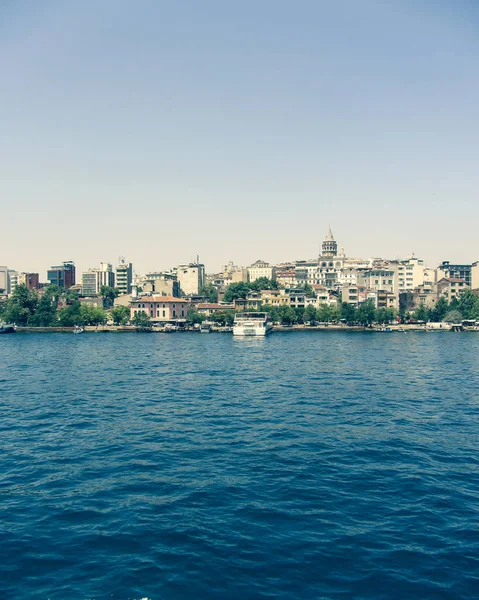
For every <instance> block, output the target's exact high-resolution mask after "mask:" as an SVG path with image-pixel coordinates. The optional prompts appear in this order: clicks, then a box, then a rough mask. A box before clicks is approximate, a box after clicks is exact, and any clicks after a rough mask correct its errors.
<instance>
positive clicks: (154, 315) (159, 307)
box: [130, 296, 191, 322]
mask: <svg viewBox="0 0 479 600" xmlns="http://www.w3.org/2000/svg"><path fill="white" fill-rule="evenodd" d="M190 306H191V303H190V302H189V301H188V300H183V299H181V298H174V297H173V296H143V297H142V298H136V299H135V300H133V301H132V302H131V304H130V315H131V318H133V317H134V316H135V315H136V314H138V313H139V312H144V313H146V314H147V315H148V316H149V317H150V319H151V320H152V321H153V322H167V321H175V320H178V319H186V317H187V314H188V309H189V308H190Z"/></svg>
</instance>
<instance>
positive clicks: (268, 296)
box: [260, 290, 289, 306]
mask: <svg viewBox="0 0 479 600" xmlns="http://www.w3.org/2000/svg"><path fill="white" fill-rule="evenodd" d="M260 295H261V300H262V303H263V304H269V305H270V306H283V305H286V306H289V294H288V293H287V292H286V290H262V291H261V292H260Z"/></svg>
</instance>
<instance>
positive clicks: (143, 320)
mask: <svg viewBox="0 0 479 600" xmlns="http://www.w3.org/2000/svg"><path fill="white" fill-rule="evenodd" d="M131 322H132V323H133V325H136V327H137V328H145V327H151V321H150V317H149V316H148V315H147V313H146V312H145V311H144V310H140V311H138V312H137V313H136V315H134V316H133V318H132V319H131Z"/></svg>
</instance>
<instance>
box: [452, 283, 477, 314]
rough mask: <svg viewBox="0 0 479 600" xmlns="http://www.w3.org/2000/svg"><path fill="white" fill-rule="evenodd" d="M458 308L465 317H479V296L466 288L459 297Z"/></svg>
mask: <svg viewBox="0 0 479 600" xmlns="http://www.w3.org/2000/svg"><path fill="white" fill-rule="evenodd" d="M457 308H458V310H460V311H461V314H462V316H463V318H464V319H478V318H479V296H476V294H473V293H472V292H471V290H464V291H463V292H462V294H461V297H460V298H459V304H458V307H457Z"/></svg>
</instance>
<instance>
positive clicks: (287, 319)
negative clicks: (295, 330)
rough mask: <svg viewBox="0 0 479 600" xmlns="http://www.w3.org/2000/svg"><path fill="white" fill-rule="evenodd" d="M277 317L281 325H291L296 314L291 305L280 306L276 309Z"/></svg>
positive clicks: (294, 321) (295, 318)
mask: <svg viewBox="0 0 479 600" xmlns="http://www.w3.org/2000/svg"><path fill="white" fill-rule="evenodd" d="M278 317H279V322H280V323H281V325H293V324H294V323H296V320H297V314H296V312H295V311H294V309H292V308H291V306H286V305H283V306H280V307H279V309H278Z"/></svg>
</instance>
